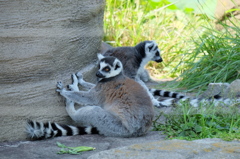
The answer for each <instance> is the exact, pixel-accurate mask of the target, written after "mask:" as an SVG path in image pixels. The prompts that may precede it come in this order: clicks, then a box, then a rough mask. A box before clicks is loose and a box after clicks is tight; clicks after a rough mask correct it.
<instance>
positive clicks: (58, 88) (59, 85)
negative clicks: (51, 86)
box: [56, 81, 64, 93]
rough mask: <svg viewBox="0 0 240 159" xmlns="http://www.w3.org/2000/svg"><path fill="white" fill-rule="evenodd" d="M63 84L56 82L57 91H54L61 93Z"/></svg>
mask: <svg viewBox="0 0 240 159" xmlns="http://www.w3.org/2000/svg"><path fill="white" fill-rule="evenodd" d="M63 89H64V88H63V83H62V82H61V81H59V82H57V89H56V91H57V92H59V93H61V92H62V91H63Z"/></svg>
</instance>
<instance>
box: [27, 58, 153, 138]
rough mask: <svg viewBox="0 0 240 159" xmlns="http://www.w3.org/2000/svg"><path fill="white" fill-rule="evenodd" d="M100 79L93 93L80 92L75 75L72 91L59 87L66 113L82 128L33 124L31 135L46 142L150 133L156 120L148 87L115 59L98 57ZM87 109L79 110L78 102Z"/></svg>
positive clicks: (29, 127)
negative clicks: (126, 72)
mask: <svg viewBox="0 0 240 159" xmlns="http://www.w3.org/2000/svg"><path fill="white" fill-rule="evenodd" d="M98 58H99V61H100V62H99V70H98V72H97V73H96V76H97V77H98V78H100V80H99V82H98V83H97V84H96V86H95V87H93V88H92V89H90V90H89V91H79V90H78V88H77V85H76V83H77V81H76V80H78V79H77V77H76V76H75V75H73V80H74V81H73V85H72V87H71V89H72V90H71V91H68V90H66V89H64V88H63V85H62V83H61V82H59V83H58V84H57V87H58V89H57V91H58V92H59V93H60V94H61V95H62V96H63V97H65V98H66V110H67V112H68V114H69V116H70V117H71V118H72V119H73V120H74V121H75V122H76V123H78V125H79V127H76V126H66V125H60V124H57V123H50V122H48V123H45V124H44V123H42V122H35V121H29V122H28V124H27V129H26V130H27V134H28V136H29V137H30V138H34V139H42V138H49V137H54V136H64V135H77V134H102V135H105V136H118V137H132V136H141V135H144V134H146V133H147V131H148V129H149V128H150V126H151V124H152V119H153V117H154V111H153V105H152V102H151V100H150V97H149V96H148V94H147V92H146V91H145V90H144V88H143V87H142V86H141V85H140V84H139V83H137V82H136V81H135V80H133V79H130V78H128V77H126V76H125V75H124V74H123V73H122V69H123V67H122V64H121V62H120V61H119V60H118V59H117V58H115V57H104V56H102V55H98ZM75 102H76V103H80V104H84V105H87V106H84V107H81V108H79V109H78V110H75V108H74V103H75Z"/></svg>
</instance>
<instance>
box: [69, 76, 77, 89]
mask: <svg viewBox="0 0 240 159" xmlns="http://www.w3.org/2000/svg"><path fill="white" fill-rule="evenodd" d="M72 80H73V83H72V84H70V85H68V88H69V89H70V90H71V91H79V88H78V78H77V76H76V75H75V74H72Z"/></svg>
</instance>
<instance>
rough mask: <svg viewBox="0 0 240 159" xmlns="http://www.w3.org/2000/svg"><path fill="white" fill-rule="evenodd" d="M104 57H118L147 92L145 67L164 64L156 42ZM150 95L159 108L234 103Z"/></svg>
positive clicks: (166, 93)
mask: <svg viewBox="0 0 240 159" xmlns="http://www.w3.org/2000/svg"><path fill="white" fill-rule="evenodd" d="M103 55H104V56H114V57H117V58H118V59H119V60H120V61H121V62H122V64H123V68H124V74H125V75H126V76H128V77H130V78H132V79H134V80H135V81H137V82H138V83H140V84H141V85H142V86H143V87H144V88H145V89H146V90H148V88H147V86H146V84H145V83H144V82H143V81H142V80H141V79H140V76H142V75H144V71H145V69H144V66H145V65H146V64H147V63H148V62H149V61H155V62H162V58H161V56H160V50H159V48H158V46H157V44H156V42H154V41H144V42H140V43H139V44H137V45H136V46H135V47H116V48H112V49H109V50H107V51H106V52H104V53H103ZM76 75H77V76H78V80H79V81H78V82H79V84H80V85H82V86H84V87H86V88H88V89H90V88H92V87H94V86H95V85H94V84H92V83H88V82H86V81H84V80H83V77H82V75H81V74H80V73H77V74H76ZM76 84H77V82H76ZM76 84H75V85H76ZM70 87H71V85H70ZM148 94H149V96H150V98H151V100H152V102H153V104H154V105H155V106H157V107H160V106H171V105H173V104H174V103H178V102H179V99H180V100H181V101H186V100H187V101H189V102H190V104H191V105H193V106H198V105H199V104H200V103H201V102H215V103H216V104H217V103H225V104H230V103H231V102H232V101H233V100H230V99H223V98H221V97H220V96H218V95H216V96H213V97H210V98H209V99H198V98H190V97H188V96H185V95H183V94H181V93H176V92H170V91H165V90H157V89H151V88H150V89H149V92H148ZM154 96H163V97H171V98H176V99H165V100H162V101H158V100H157V99H155V98H154Z"/></svg>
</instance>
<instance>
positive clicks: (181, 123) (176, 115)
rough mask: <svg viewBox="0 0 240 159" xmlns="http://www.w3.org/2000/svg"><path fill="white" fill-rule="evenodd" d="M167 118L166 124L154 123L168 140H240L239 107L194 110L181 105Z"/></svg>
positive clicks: (155, 128) (155, 127)
mask: <svg viewBox="0 0 240 159" xmlns="http://www.w3.org/2000/svg"><path fill="white" fill-rule="evenodd" d="M163 115H164V116H165V119H166V120H165V121H164V122H157V120H155V121H154V130H157V131H163V132H164V134H166V135H167V138H170V139H172V138H175V139H185V140H194V139H203V138H221V139H223V140H228V141H229V140H235V139H236V140H240V111H239V110H238V108H237V107H234V106H232V107H215V106H213V105H208V106H207V107H200V108H193V107H191V106H189V105H188V104H183V105H179V106H178V107H177V108H175V110H174V111H172V112H171V113H170V114H163V113H161V114H160V115H159V117H161V116H163Z"/></svg>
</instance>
